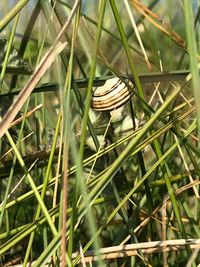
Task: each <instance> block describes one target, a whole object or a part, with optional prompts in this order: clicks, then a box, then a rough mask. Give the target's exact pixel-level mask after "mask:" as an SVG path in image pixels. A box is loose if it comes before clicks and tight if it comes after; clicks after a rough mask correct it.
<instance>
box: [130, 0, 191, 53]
mask: <svg viewBox="0 0 200 267" xmlns="http://www.w3.org/2000/svg"><path fill="white" fill-rule="evenodd" d="M131 2H132V5H133V6H134V7H135V8H136V10H137V11H138V12H139V13H140V14H142V15H143V16H144V17H145V18H146V19H147V20H148V21H149V22H150V23H151V24H153V25H154V26H155V27H156V28H157V29H159V30H160V31H161V32H163V33H164V34H166V35H167V36H170V37H171V38H172V40H173V41H174V42H175V43H176V44H178V45H179V46H180V47H182V48H185V47H186V44H185V41H184V40H183V39H182V38H181V37H180V36H179V34H178V33H176V32H175V31H172V30H171V28H170V25H169V24H168V23H166V22H164V21H163V20H162V19H161V18H160V17H159V16H158V15H157V14H155V13H154V12H152V10H150V9H148V8H147V7H146V6H145V5H143V4H142V3H140V2H139V1H138V0H132V1H131Z"/></svg>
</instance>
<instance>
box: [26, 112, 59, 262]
mask: <svg viewBox="0 0 200 267" xmlns="http://www.w3.org/2000/svg"><path fill="white" fill-rule="evenodd" d="M60 123H61V114H59V116H58V120H57V124H56V130H55V135H54V139H53V144H52V148H51V154H50V156H49V160H48V166H47V169H46V173H45V178H44V183H43V186H42V192H41V198H42V199H44V197H45V194H46V190H47V185H48V182H49V175H50V172H51V168H52V163H53V157H54V153H55V149H56V143H57V140H58V134H59V129H60ZM40 212H41V206H40V205H38V207H37V210H36V213H35V216H34V220H33V221H37V220H38V219H39V216H40ZM34 236H35V232H32V233H31V235H30V238H29V242H28V246H27V250H26V253H25V257H24V262H23V266H26V265H27V263H28V259H29V255H30V252H31V249H32V244H33V240H34Z"/></svg>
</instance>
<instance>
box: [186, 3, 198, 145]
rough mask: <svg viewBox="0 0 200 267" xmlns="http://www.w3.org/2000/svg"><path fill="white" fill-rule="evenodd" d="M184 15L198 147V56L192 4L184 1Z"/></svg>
mask: <svg viewBox="0 0 200 267" xmlns="http://www.w3.org/2000/svg"><path fill="white" fill-rule="evenodd" d="M183 4H184V15H185V28H186V34H187V42H188V52H189V59H190V70H191V74H192V86H193V92H194V97H195V103H196V109H197V125H198V137H199V142H198V146H199V147H200V105H199V103H200V92H199V88H200V80H199V69H198V59H197V58H198V54H197V45H196V44H197V41H196V38H195V31H194V15H193V11H192V3H191V2H190V1H187V0H184V1H183Z"/></svg>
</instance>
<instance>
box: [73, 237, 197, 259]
mask: <svg viewBox="0 0 200 267" xmlns="http://www.w3.org/2000/svg"><path fill="white" fill-rule="evenodd" d="M185 246H190V248H191V249H192V250H194V249H199V248H200V239H174V240H166V241H162V240H160V241H152V242H141V243H137V244H128V245H119V246H114V247H107V248H102V249H101V250H100V255H101V256H100V257H101V259H103V260H108V259H116V258H124V257H130V256H136V255H138V250H139V249H140V250H142V253H143V254H152V253H160V252H164V251H179V250H183V249H185ZM77 255H78V253H73V255H72V258H76V257H77ZM98 260H99V256H97V255H96V253H95V252H94V251H88V252H86V253H85V255H84V261H85V262H92V261H98Z"/></svg>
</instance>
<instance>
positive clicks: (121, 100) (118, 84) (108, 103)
mask: <svg viewBox="0 0 200 267" xmlns="http://www.w3.org/2000/svg"><path fill="white" fill-rule="evenodd" d="M133 88H134V86H133V83H132V82H131V81H129V80H126V83H124V82H123V81H122V80H120V79H119V78H118V77H114V78H111V79H108V80H107V81H106V82H105V84H104V85H103V86H99V87H97V88H96V89H95V90H94V91H93V94H92V108H93V109H94V110H98V111H106V110H108V111H109V110H113V109H117V108H119V107H121V106H122V105H124V104H125V103H126V102H127V101H128V100H129V99H130V98H131V97H132V95H133Z"/></svg>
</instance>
